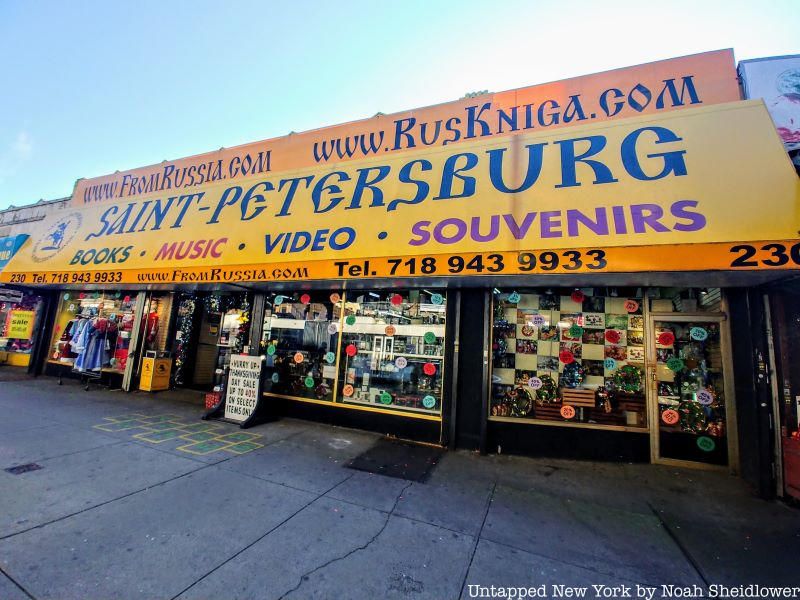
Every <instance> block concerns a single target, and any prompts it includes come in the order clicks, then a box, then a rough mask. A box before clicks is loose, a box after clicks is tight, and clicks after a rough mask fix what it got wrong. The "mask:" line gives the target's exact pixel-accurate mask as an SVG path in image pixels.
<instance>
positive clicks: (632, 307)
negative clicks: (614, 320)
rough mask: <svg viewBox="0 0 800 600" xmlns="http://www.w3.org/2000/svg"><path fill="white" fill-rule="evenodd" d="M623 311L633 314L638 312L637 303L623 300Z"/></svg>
mask: <svg viewBox="0 0 800 600" xmlns="http://www.w3.org/2000/svg"><path fill="white" fill-rule="evenodd" d="M623 306H624V307H625V311H626V312H629V313H634V312H636V311H637V310H639V303H638V302H637V301H636V300H625V304H624V305H623Z"/></svg>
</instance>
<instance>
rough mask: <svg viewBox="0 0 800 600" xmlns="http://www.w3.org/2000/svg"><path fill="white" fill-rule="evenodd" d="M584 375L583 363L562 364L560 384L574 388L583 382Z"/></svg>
mask: <svg viewBox="0 0 800 600" xmlns="http://www.w3.org/2000/svg"><path fill="white" fill-rule="evenodd" d="M585 377H586V370H585V369H584V368H583V365H581V364H580V363H577V362H572V363H569V364H568V365H565V366H564V372H563V373H561V385H563V386H565V387H568V388H576V387H578V386H579V385H580V384H582V383H583V380H584V378H585Z"/></svg>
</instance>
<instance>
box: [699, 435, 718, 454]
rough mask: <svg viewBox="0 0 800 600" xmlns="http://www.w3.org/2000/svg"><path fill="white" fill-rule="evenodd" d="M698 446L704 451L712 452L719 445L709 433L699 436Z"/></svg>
mask: <svg viewBox="0 0 800 600" xmlns="http://www.w3.org/2000/svg"><path fill="white" fill-rule="evenodd" d="M697 447H698V448H700V450H702V451H703V452H712V451H713V450H714V448H716V447H717V443H716V442H715V441H714V440H713V439H711V438H710V437H708V436H707V435H701V436H700V437H699V438H697Z"/></svg>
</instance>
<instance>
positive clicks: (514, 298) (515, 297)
mask: <svg viewBox="0 0 800 600" xmlns="http://www.w3.org/2000/svg"><path fill="white" fill-rule="evenodd" d="M521 299H522V296H520V295H519V292H511V293H510V294H509V295H508V301H509V302H510V303H511V304H517V303H519V301H520V300H521Z"/></svg>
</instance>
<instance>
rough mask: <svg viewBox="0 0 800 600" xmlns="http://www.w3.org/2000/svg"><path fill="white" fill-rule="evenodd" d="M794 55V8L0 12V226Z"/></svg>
mask: <svg viewBox="0 0 800 600" xmlns="http://www.w3.org/2000/svg"><path fill="white" fill-rule="evenodd" d="M798 40H800V3H798V2H797V0H785V1H778V0H775V1H770V2H747V3H745V2H737V1H732V0H726V1H719V2H718V1H705V0H691V1H683V0H673V1H670V2H648V1H641V0H639V1H637V2H613V1H610V0H609V1H607V2H596V1H586V2H579V1H574V2H570V1H562V2H552V1H550V2H538V1H534V0H530V1H527V2H525V1H502V0H496V1H491V2H490V1H489V0H483V1H472V0H459V1H457V2H448V1H444V0H440V1H435V0H427V1H416V0H403V1H402V2H401V1H396V2H389V1H385V2H379V1H374V0H373V1H372V2H366V1H363V2H362V1H348V0H341V1H339V2H332V1H331V2H303V1H295V2H267V1H261V2H257V1H251V0H241V1H237V0H230V1H228V2H222V1H220V2H210V1H206V0H192V1H191V2H190V1H164V0H161V1H142V0H139V1H137V2H126V3H123V2H99V1H98V2H83V1H79V0H78V1H70V2H63V1H61V2H55V1H52V2H51V1H36V2H24V1H22V0H18V1H11V0H0V91H2V93H0V208H5V207H7V206H8V205H12V204H13V205H17V206H19V205H22V204H27V203H31V202H35V201H37V200H39V199H40V198H45V199H52V198H59V197H64V196H68V195H70V194H71V193H72V187H73V185H74V183H75V180H76V179H77V178H79V177H94V176H98V175H104V174H107V173H112V172H114V171H116V170H123V169H129V168H134V167H138V166H144V165H148V164H152V163H156V162H161V161H162V160H165V159H174V158H179V157H182V156H189V155H191V154H197V153H199V152H205V151H209V150H213V149H217V148H219V147H222V146H226V147H227V146H234V145H237V144H241V143H245V142H249V141H255V140H260V139H267V138H270V137H275V136H279V135H284V134H286V133H288V132H289V131H303V130H306V129H312V128H315V127H321V126H326V125H333V124H335V123H340V122H344V121H349V120H352V119H357V118H363V117H368V116H372V115H374V114H375V113H376V112H379V111H380V112H383V113H390V112H395V111H398V110H403V109H409V108H414V107H418V106H426V105H429V104H435V103H439V102H445V101H448V100H454V99H456V98H459V97H461V96H463V95H464V94H465V93H467V92H472V91H477V90H484V89H486V90H490V91H500V90H505V89H510V88H515V87H520V86H523V85H530V84H533V83H541V82H546V81H552V80H556V79H563V78H566V77H572V76H576V75H582V74H586V73H593V72H597V71H603V70H607V69H612V68H617V67H623V66H627V65H634V64H638V63H642V62H648V61H652V60H658V59H663V58H670V57H673V56H681V55H685V54H692V53H695V52H702V51H705V50H713V49H718V48H728V47H732V48H734V51H735V53H736V59H737V60H742V59H747V58H758V57H763V56H773V55H781V54H796V53H800V44H799V43H798Z"/></svg>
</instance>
